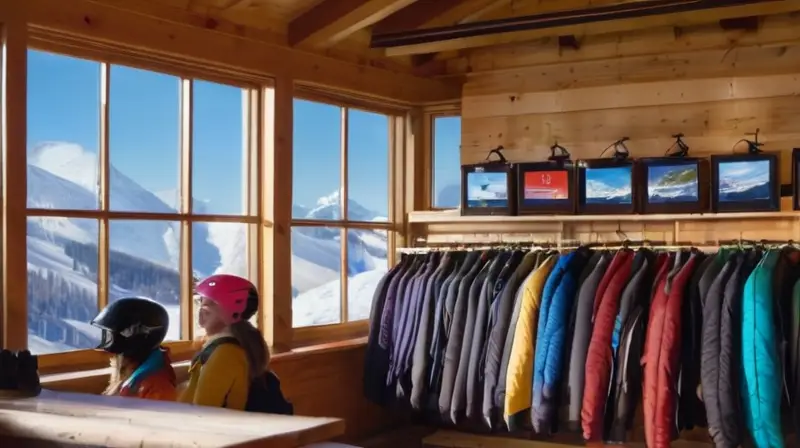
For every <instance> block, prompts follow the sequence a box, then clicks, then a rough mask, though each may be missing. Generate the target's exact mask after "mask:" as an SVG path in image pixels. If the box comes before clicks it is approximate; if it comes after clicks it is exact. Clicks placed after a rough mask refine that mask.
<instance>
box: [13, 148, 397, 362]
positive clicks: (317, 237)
mask: <svg viewBox="0 0 800 448" xmlns="http://www.w3.org/2000/svg"><path fill="white" fill-rule="evenodd" d="M96 167H97V157H96V154H93V153H91V152H89V151H86V150H85V149H83V148H82V147H80V145H75V144H72V143H60V142H46V143H44V144H40V145H37V146H35V147H34V148H33V149H32V150H31V152H30V153H29V163H28V168H27V169H28V179H29V181H28V191H29V194H28V198H27V204H28V207H29V208H49V209H63V210H93V209H97V205H98V201H97V191H98V188H97V185H98V184H97V183H96V181H95V180H94V179H96V176H97V174H96V173H97V169H96ZM109 180H110V181H111V191H110V198H111V201H112V203H111V205H112V207H113V206H114V205H116V206H117V207H119V208H112V209H117V210H119V209H120V208H121V209H122V210H129V211H142V210H145V211H148V212H161V213H175V208H174V205H175V203H176V202H177V199H178V195H177V194H176V192H174V191H161V192H158V193H153V192H150V191H148V190H146V189H145V188H144V187H142V186H141V185H139V184H138V183H137V182H136V181H134V180H133V179H131V178H129V177H127V176H126V175H125V174H124V173H122V172H121V171H119V170H117V169H116V168H115V167H113V166H112V167H111V178H110V179H109ZM170 198H171V199H173V202H172V203H171V204H170V203H168V201H169V199H170ZM338 200H339V194H338V192H334V193H331V194H329V195H326V196H323V197H321V198H320V199H319V200H318V201H317V204H316V206H315V207H313V208H311V209H308V210H307V212H306V216H308V217H309V219H325V218H324V217H331V218H333V217H335V216H337V214H338V210H339V209H340V207H339V206H338V202H337V201H338ZM193 202H194V204H195V205H194V207H195V211H196V212H197V211H199V210H198V209H200V208H204V207H205V206H206V205H207V204H208V203H207V202H206V201H198V200H197V199H194V200H193ZM349 207H350V218H351V219H354V218H353V217H354V216H358V217H359V219H363V220H373V219H375V218H378V217H377V216H376V214H374V212H371V211H370V210H368V209H366V208H365V207H363V206H361V205H360V204H358V203H357V202H354V201H352V200H350V201H349ZM297 209H299V210H303V209H305V208H303V207H302V206H297ZM370 214H372V215H370ZM331 218H328V219H331ZM246 229H247V226H246V225H243V224H235V223H195V224H194V225H193V232H192V233H193V241H192V246H193V250H192V252H193V257H192V258H193V260H192V261H193V268H194V269H196V270H197V274H199V275H209V274H211V273H214V272H230V273H234V274H239V275H246V274H247V272H246V271H247V269H246V266H247V260H248V258H249V254H248V251H247V250H246V247H247V244H248V241H247V240H248V238H247V236H246ZM326 230H327V231H328V232H326ZM329 231H330V229H325V228H302V227H300V228H294V229H293V230H292V264H293V268H292V280H293V281H292V283H293V285H292V286H293V288H292V289H293V297H294V299H293V302H294V306H295V307H301V308H302V307H303V306H305V304H308V309H309V310H311V311H308V312H299V313H298V316H303V315H308V314H309V313H310V314H314V313H317V314H315V315H314V316H316V317H314V316H312V317H309V318H308V319H306V321H301V322H299V324H300V325H306V324H309V323H313V322H318V321H325V320H330V316H327V317H325V316H323V317H320V316H321V314H320V313H322V312H328V313H329V314H330V315H333V314H334V312H333V311H326V310H322V311H320V310H319V309H316V310H314V309H313V308H314V307H313V306H312V305H311V304H312V303H313V302H315V301H317V299H316V296H313V294H319V293H320V291H323V289H324V288H323V289H319V288H321V287H322V286H324V285H325V284H327V283H332V282H336V283H338V279H339V274H338V272H339V267H340V266H341V262H340V260H339V254H340V253H341V249H340V248H339V243H338V241H337V240H336V238H338V230H337V236H336V237H335V238H334V239H332V238H331V235H330V233H329ZM97 232H98V222H97V220H94V219H85V218H83V219H75V218H52V217H47V218H39V217H32V218H29V220H28V251H27V252H28V283H29V285H28V296H29V310H30V311H29V316H28V325H29V344H30V345H31V346H32V347H33V348H35V349H36V350H34V351H38V352H40V353H41V352H42V351H44V352H47V351H49V350H60V349H63V347H73V348H75V347H79V348H85V347H88V346H91V345H92V344H96V340H94V339H93V338H96V334H95V333H93V331H94V330H93V329H92V327H90V326H87V325H83V324H82V323H84V322H88V320H89V319H91V318H92V317H94V313H96V294H97V284H96V283H97V281H96V276H97V266H96V265H97V259H98V257H97V235H98V233H97ZM347 243H348V249H349V250H348V252H349V257H348V274H352V275H358V274H360V273H361V272H364V270H365V269H379V268H380V267H381V263H383V270H385V263H386V259H387V254H386V235H385V234H381V232H373V231H350V232H348V238H347ZM109 245H110V254H109V255H110V261H109V263H110V264H109V271H110V273H109V279H110V283H111V285H109V286H110V291H109V300H114V299H116V298H118V297H121V296H123V295H131V294H143V295H149V296H152V297H153V298H154V299H156V300H158V301H159V302H160V303H162V304H164V305H165V306H167V307H168V309H169V311H170V313H171V314H172V315H174V316H173V319H176V318H177V315H176V314H175V313H176V312H177V311H176V310H175V309H173V308H175V307H177V302H178V298H179V295H180V294H179V292H180V276H179V274H178V272H177V268H176V266H178V260H179V258H180V223H178V222H167V221H157V220H147V221H135V220H113V221H112V222H111V223H110V230H109ZM320 273H322V274H320ZM331 288H332V289H335V288H333V287H331ZM331 288H329V289H331ZM315 291H317V292H315ZM336 303H337V305H338V302H336ZM170 307H171V308H170ZM362 308H363V307H362ZM336 315H337V316H338V313H337V314H336ZM176 320H177V321H179V319H176ZM295 324H296V325H297V324H298V322H297V320H295ZM170 334H171V335H172V336H171V337H173V338H176V337H177V336H176V335H177V329H176V328H171V329H170Z"/></svg>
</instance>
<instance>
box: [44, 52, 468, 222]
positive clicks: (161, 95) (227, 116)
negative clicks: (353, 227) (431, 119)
mask: <svg viewBox="0 0 800 448" xmlns="http://www.w3.org/2000/svg"><path fill="white" fill-rule="evenodd" d="M28 67H29V68H28V147H29V148H32V147H34V146H36V145H37V144H39V143H41V142H46V141H60V142H69V143H76V144H79V145H81V146H82V147H83V148H84V149H85V150H86V151H89V152H92V153H95V154H96V153H97V150H98V145H99V138H100V137H99V101H100V63H98V62H93V61H87V60H81V59H76V58H71V57H68V56H62V55H54V54H50V53H44V52H39V51H34V50H31V51H29V53H28ZM110 79H111V84H110V123H109V124H110V130H109V148H110V149H109V153H110V158H111V163H112V165H114V166H115V168H117V169H118V170H119V171H121V172H122V173H124V174H125V175H126V176H128V177H130V178H131V179H133V180H134V181H136V182H137V183H138V184H140V185H141V186H143V187H144V188H145V189H147V190H149V191H151V192H163V191H167V190H174V189H176V188H177V187H178V182H179V178H178V157H179V155H178V151H179V127H178V126H179V98H180V96H179V89H180V86H179V78H178V77H175V76H171V75H166V74H162V73H155V72H149V71H144V70H138V69H133V68H129V67H123V66H112V69H111V78H110ZM193 101H194V123H193V145H194V152H193V189H194V192H193V194H194V196H195V198H197V199H201V200H207V201H209V204H210V205H209V210H208V212H209V213H220V214H240V213H243V205H242V176H243V150H242V93H241V89H239V88H237V87H232V86H225V85H220V84H215V83H211V82H206V81H195V83H194V97H193ZM348 121H349V126H348V132H347V134H348V135H347V138H348V142H349V153H348V174H349V176H348V177H349V179H348V183H349V197H350V199H351V200H354V201H356V202H358V203H360V204H361V205H363V206H364V207H366V208H368V209H370V210H372V211H374V212H376V213H377V214H378V215H381V216H387V215H388V202H389V200H388V197H389V185H388V180H389V119H388V117H386V116H384V115H380V114H376V113H371V112H365V111H361V110H356V109H350V111H349V115H348ZM450 121H451V123H448V124H447V125H446V126H447V127H446V129H445V130H443V131H441V132H437V143H438V142H439V141H440V140H441V141H444V143H442V145H444V147H447V148H455V152H454V153H455V155H456V158H455V160H453V157H452V154H453V152H452V151H451V152H449V156H445V155H446V154H448V152H444V153H443V152H442V151H441V150H440V151H437V166H436V173H437V183H438V181H439V180H441V179H442V178H443V179H446V182H447V183H452V182H453V180H455V182H457V181H458V176H459V163H458V158H457V156H458V144H457V141H458V139H460V124H459V123H458V122H457V120H456V123H455V125H457V128H456V127H455V126H454V125H453V123H452V120H450ZM437 124H438V121H437ZM340 126H341V122H340V109H339V108H338V107H336V106H331V105H327V104H321V103H314V102H309V101H303V100H295V111H294V155H293V156H294V157H293V160H294V169H293V172H294V182H293V184H294V187H293V196H294V200H293V202H294V203H295V204H300V205H305V206H308V207H313V206H314V205H315V204H316V202H317V199H318V198H320V197H322V196H327V195H329V194H331V193H333V192H335V191H337V190H338V188H339V184H340V172H341V162H340V160H341V157H340V154H339V142H340ZM448 139H449V140H448ZM454 142H456V143H454ZM442 145H439V147H441V146H442ZM443 154H445V155H443ZM440 157H441V158H443V160H444V161H443V162H442V163H441V164H440V163H439V158H440ZM443 166H447V168H444V167H443ZM438 176H440V177H438ZM112 182H113V179H112ZM111 206H112V209H114V198H113V196H112V198H111ZM139 211H148V210H139Z"/></svg>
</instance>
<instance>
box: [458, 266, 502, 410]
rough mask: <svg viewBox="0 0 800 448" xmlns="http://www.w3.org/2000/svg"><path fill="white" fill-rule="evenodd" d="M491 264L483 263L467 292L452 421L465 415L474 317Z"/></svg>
mask: <svg viewBox="0 0 800 448" xmlns="http://www.w3.org/2000/svg"><path fill="white" fill-rule="evenodd" d="M491 265H492V263H491V261H489V262H487V263H486V264H484V265H483V268H482V269H481V270H480V272H478V275H477V276H476V277H475V280H473V281H472V286H470V288H469V291H468V292H467V300H468V302H467V320H466V325H465V326H464V340H463V341H462V342H461V353H460V354H459V355H458V356H459V361H458V371H457V372H456V377H455V384H454V385H453V398H452V400H451V401H450V415H451V419H452V420H451V421H453V422H458V419H459V418H460V416H462V415H465V411H466V407H467V373H468V372H469V355H470V350H471V348H472V337H473V335H474V333H475V318H476V315H477V313H478V299H479V298H480V294H481V290H482V289H483V283H484V282H485V281H486V276H487V275H488V274H489V268H490V267H491Z"/></svg>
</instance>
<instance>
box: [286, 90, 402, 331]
mask: <svg viewBox="0 0 800 448" xmlns="http://www.w3.org/2000/svg"><path fill="white" fill-rule="evenodd" d="M294 99H297V100H305V101H312V102H316V103H321V104H327V105H331V106H335V107H338V108H339V113H340V117H341V118H340V131H339V135H340V144H339V156H340V175H339V178H340V180H339V191H340V196H339V207H340V213H341V216H342V218H343V219H341V220H311V219H295V218H292V220H291V225H290V229H292V228H295V227H326V228H330V229H339V231H340V241H341V245H340V246H341V249H340V250H341V253H340V269H339V285H340V293H339V300H340V307H339V308H340V314H339V322H338V323H333V324H327V325H313V326H307V327H296V328H293V331H292V332H293V337H292V345H293V346H294V347H303V346H309V345H316V344H322V343H329V342H331V341H339V340H344V339H353V338H358V337H362V336H365V335H366V334H367V333H368V332H369V320H368V319H361V320H357V321H350V320H348V281H349V278H348V275H347V262H348V250H347V232H348V231H349V230H382V231H385V232H386V235H387V264H388V266H387V268H391V267H392V266H394V264H395V263H396V254H395V248H396V247H397V242H398V239H399V234H401V233H402V232H403V228H402V225H403V221H404V219H403V216H402V214H400V213H398V212H397V208H396V204H397V203H398V202H400V203H402V199H403V198H402V194H403V190H402V188H398V182H397V180H398V179H402V178H403V164H402V163H398V155H402V154H403V140H402V139H401V138H398V135H397V134H398V129H400V130H402V129H403V123H404V121H405V120H406V115H407V113H408V110H409V109H408V108H404V107H402V106H399V105H389V104H381V103H374V102H369V101H366V100H364V99H361V98H354V97H351V96H347V95H340V94H338V93H336V92H325V93H322V92H320V91H319V90H316V89H312V88H303V87H300V88H297V89H296V90H295V94H294ZM351 109H353V110H361V111H365V112H372V113H378V114H381V115H385V116H386V117H387V118H388V126H389V132H388V134H387V135H388V140H389V141H388V142H387V143H388V147H389V154H388V155H387V156H388V162H389V163H388V164H389V166H388V177H387V181H388V212H389V213H388V215H389V216H388V217H387V218H388V221H386V222H372V221H367V222H365V221H351V220H349V219H348V217H347V202H348V197H349V192H350V191H349V182H348V152H349V142H348V126H349V119H348V111H349V110H351ZM401 160H402V159H401ZM295 162H297V161H296V160H295Z"/></svg>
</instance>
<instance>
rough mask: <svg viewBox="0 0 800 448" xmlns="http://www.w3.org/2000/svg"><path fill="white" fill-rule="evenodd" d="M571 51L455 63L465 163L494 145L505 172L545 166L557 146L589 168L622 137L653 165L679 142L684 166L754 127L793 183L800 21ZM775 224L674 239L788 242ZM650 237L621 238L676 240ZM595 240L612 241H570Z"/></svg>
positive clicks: (705, 226)
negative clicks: (508, 163) (460, 77)
mask: <svg viewBox="0 0 800 448" xmlns="http://www.w3.org/2000/svg"><path fill="white" fill-rule="evenodd" d="M579 41H581V42H580V44H581V45H580V48H579V49H577V50H575V49H572V48H561V49H559V48H558V44H557V42H556V40H555V39H550V40H545V41H541V42H536V43H531V44H527V45H518V46H509V47H497V48H491V49H488V50H485V51H478V52H475V53H473V54H472V55H471V56H469V57H468V58H467V59H465V60H462V61H461V62H458V63H460V64H466V65H467V69H468V71H469V72H470V74H469V75H468V78H467V81H466V83H465V85H464V88H463V98H462V148H461V163H462V164H469V163H475V162H480V161H482V160H484V159H485V157H486V153H487V151H488V150H489V149H492V148H495V147H497V146H498V145H502V146H504V147H505V148H506V150H505V151H504V152H505V155H506V157H508V158H509V159H510V160H512V161H516V162H523V161H541V160H544V159H546V157H547V156H549V148H550V146H551V145H552V144H553V143H554V142H556V141H557V142H558V143H559V144H561V145H563V146H564V147H566V148H567V149H569V150H570V152H571V153H572V156H573V158H574V159H579V158H596V157H598V156H599V155H600V153H601V151H602V150H603V149H604V148H606V147H607V146H609V145H610V144H611V143H612V142H614V141H615V140H617V139H619V138H621V137H625V136H627V137H630V139H631V140H630V141H629V142H628V148H629V149H630V151H631V155H632V156H633V157H648V156H660V155H663V154H664V153H665V151H666V150H667V149H668V148H669V147H670V145H672V143H673V142H674V139H673V138H671V135H672V134H676V133H679V132H681V133H684V134H685V141H686V143H687V144H688V145H689V146H690V147H691V152H690V154H691V155H694V156H708V155H710V154H720V153H730V152H731V151H732V148H733V147H734V145H735V144H736V143H737V142H738V141H739V140H741V139H742V138H744V137H745V134H746V133H748V132H754V131H755V130H756V128H760V130H761V134H760V137H759V140H761V141H764V142H765V143H766V145H765V146H764V149H765V150H768V151H780V153H781V181H782V183H789V182H790V181H791V150H792V148H794V147H800V119H798V118H800V101H798V98H797V95H798V94H800V15H781V16H772V17H768V18H763V19H762V20H761V22H760V27H759V29H758V30H757V31H745V30H741V29H739V30H729V31H723V30H722V28H721V27H720V26H719V25H718V24H711V25H705V26H695V27H688V28H659V29H652V30H648V31H646V32H639V33H634V34H621V35H606V36H590V37H587V38H585V39H580V38H579ZM462 68H463V67H462ZM736 151H737V152H745V151H746V146H745V145H742V144H740V145H738V146H736ZM610 155H611V154H610V153H606V157H608V156H610ZM786 206H790V205H789V204H788V203H786V201H785V204H784V207H786ZM665 224H666V225H665ZM781 224H786V225H785V226H784V227H782V228H777V227H776V228H775V229H774V230H775V232H774V233H777V234H772V235H767V234H766V233H765V232H770V231H772V230H773V229H770V228H767V229H765V226H764V222H760V221H754V222H753V225H754V227H753V229H754V231H755V232H756V234H752V232H750V233H751V234H750V235H749V236H745V235H744V234H742V233H741V232H742V231H743V230H744V231H745V232H746V231H747V230H749V228H745V229H742V227H736V228H735V229H733V228H732V227H730V225H728V226H729V227H728V228H730V229H731V230H732V233H731V235H726V236H724V237H722V236H719V232H718V231H719V229H720V228H721V227H722V228H725V226H726V224H725V223H724V222H706V223H691V224H687V225H684V227H683V229H684V230H686V231H690V233H692V232H693V235H694V236H692V235H690V234H686V233H685V232H684V231H681V237H682V238H683V239H682V240H683V241H686V240H688V239H691V240H693V241H694V240H697V239H698V238H701V240H702V241H706V240H705V239H702V238H705V237H706V236H708V235H710V234H712V233H713V234H715V235H718V238H720V239H721V238H736V237H740V236H745V237H757V236H758V237H761V238H773V237H778V236H783V237H794V235H795V234H796V233H797V230H798V229H797V228H796V226H795V225H794V224H791V223H781ZM647 226H648V227H649V228H648V229H646V228H645V227H646V226H645V225H643V224H638V223H637V224H635V225H630V224H629V225H623V226H622V227H627V228H628V230H630V231H635V232H637V234H639V235H641V234H644V233H648V232H649V230H653V231H655V232H656V233H657V234H664V235H667V234H669V235H672V237H674V236H676V235H675V233H676V232H674V231H673V229H672V226H671V225H670V224H669V223H661V224H648V225H647ZM573 227H576V226H573ZM577 227H581V226H577ZM583 227H586V226H583ZM606 227H613V230H616V229H618V228H619V227H620V226H619V225H618V224H617V223H610V224H609V226H606ZM767 227H769V226H767ZM712 230H713V231H712ZM598 231H600V232H606V231H608V232H611V230H610V229H604V230H603V229H600V230H598V229H593V231H592V232H589V231H588V230H586V229H583V230H576V234H584V235H585V234H586V233H587V232H589V233H597V232H598ZM608 232H606V233H608ZM649 233H651V234H649V235H647V237H648V238H656V237H658V235H652V232H649ZM734 233H735V235H734ZM563 236H564V237H568V235H563ZM632 238H633V237H632ZM611 239H613V240H615V239H616V238H615V237H612V238H611ZM667 239H672V238H671V237H669V238H667Z"/></svg>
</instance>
